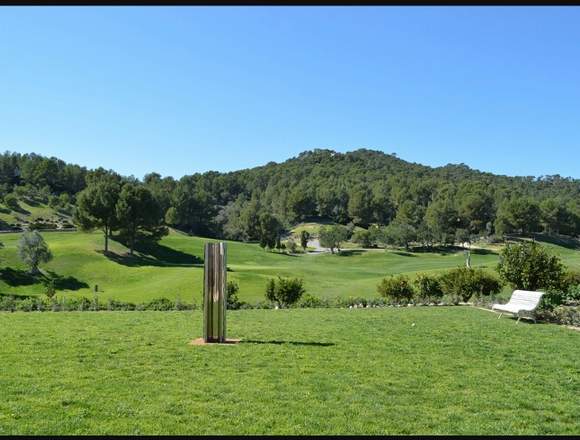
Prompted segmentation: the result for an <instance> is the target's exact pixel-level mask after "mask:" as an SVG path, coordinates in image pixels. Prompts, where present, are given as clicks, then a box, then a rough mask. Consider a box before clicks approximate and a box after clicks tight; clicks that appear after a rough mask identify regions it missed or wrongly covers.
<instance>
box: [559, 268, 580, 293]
mask: <svg viewBox="0 0 580 440" xmlns="http://www.w3.org/2000/svg"><path fill="white" fill-rule="evenodd" d="M577 286H580V272H577V271H575V270H568V271H566V273H565V274H564V286H563V287H564V289H563V290H566V291H569V290H570V289H573V288H574V287H577Z"/></svg>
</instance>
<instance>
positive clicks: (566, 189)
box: [0, 149, 580, 242]
mask: <svg viewBox="0 0 580 440" xmlns="http://www.w3.org/2000/svg"><path fill="white" fill-rule="evenodd" d="M498 160H501V159H499V158H498ZM107 179H109V180H111V181H112V182H113V181H114V182H115V185H113V186H112V187H111V186H109V187H108V191H109V192H111V191H112V192H113V193H114V192H115V191H118V192H119V194H120V193H121V190H122V187H124V186H126V184H127V183H129V184H130V185H131V187H142V189H144V190H146V192H147V193H148V194H150V195H151V198H152V199H153V201H154V203H155V204H156V207H157V209H155V210H153V211H155V212H157V214H156V215H157V217H158V218H157V219H156V220H155V221H152V220H150V221H149V223H155V224H157V225H159V224H162V223H166V224H168V225H172V226H175V227H177V228H180V229H183V230H186V231H189V232H193V233H197V234H203V235H212V236H217V237H224V238H232V239H241V240H259V239H260V235H261V234H262V233H263V232H261V231H263V230H264V229H272V228H274V229H276V230H282V229H284V228H288V227H290V226H291V225H292V224H294V223H296V222H299V221H302V220H304V219H305V218H312V217H321V218H325V219H329V220H333V221H335V222H338V223H342V224H345V225H346V224H348V223H354V224H356V225H360V226H363V227H368V226H369V225H371V224H378V225H389V224H392V225H393V226H397V227H400V228H403V229H405V230H406V231H407V232H408V233H411V234H412V236H413V237H415V238H414V239H416V240H421V239H423V241H425V239H428V240H429V241H441V242H449V241H450V240H452V238H451V237H455V236H456V234H457V231H458V230H459V231H460V233H461V234H472V235H482V234H485V235H490V234H499V235H501V234H503V233H506V232H522V233H529V232H535V231H545V232H549V233H552V232H557V233H562V234H568V235H578V234H579V233H580V180H578V179H572V178H562V177H560V176H544V177H541V178H535V177H531V176H530V177H509V176H500V175H494V174H491V173H486V172H480V171H477V170H473V169H470V168H469V167H467V166H466V165H463V164H460V165H447V166H444V167H437V168H433V167H428V166H425V165H420V164H416V163H410V162H406V161H404V160H402V159H400V158H397V157H396V156H395V155H392V154H385V153H383V152H380V151H373V150H367V149H359V150H356V151H353V152H349V153H338V152H334V151H332V150H322V149H316V150H312V151H306V152H303V153H301V154H300V155H298V156H297V157H294V158H291V159H288V160H286V161H285V162H282V163H274V162H269V163H267V164H266V165H264V166H260V167H255V168H251V169H244V170H240V171H235V172H229V173H219V172H215V171H209V172H206V173H198V174H193V175H189V176H184V177H182V178H180V179H174V178H173V177H162V176H160V175H159V174H157V173H150V174H148V175H146V176H145V178H144V179H143V181H142V182H141V181H138V180H136V179H134V178H125V177H121V176H118V175H116V174H115V173H114V172H112V171H106V170H104V169H98V170H87V169H85V168H83V167H79V166H77V165H70V164H65V163H64V162H63V161H60V160H58V159H55V158H44V157H42V156H38V155H34V154H30V155H19V154H16V153H5V154H4V155H2V156H0V185H1V187H0V190H1V192H2V196H3V197H5V196H6V195H8V194H10V193H11V192H14V191H15V189H16V190H17V191H19V194H20V195H21V194H23V193H26V190H24V189H22V188H25V189H28V190H29V191H31V192H34V191H36V192H42V191H44V194H47V193H50V196H51V197H55V196H58V195H60V194H62V193H67V194H69V195H70V196H72V201H73V203H76V200H77V198H78V196H79V194H78V192H79V191H81V190H83V189H85V187H87V186H88V187H89V188H86V189H85V191H84V192H85V193H87V191H88V190H89V189H90V187H91V185H92V186H95V185H97V184H98V182H100V181H104V180H107ZM111 188H113V189H111ZM86 197H88V196H86ZM116 197H118V194H117V195H114V196H113V198H112V200H113V201H115V198H116ZM81 199H82V197H81ZM85 205H86V206H88V205H89V203H88V202H87V203H85ZM81 217H82V216H81ZM81 217H78V216H77V219H78V220H79V221H80V220H82V218H81ZM85 217H86V216H85ZM85 220H86V218H85ZM97 223H98V222H97ZM113 223H114V222H113ZM121 223H122V222H121ZM121 223H119V224H121ZM119 227H121V226H119ZM145 229H146V228H145Z"/></svg>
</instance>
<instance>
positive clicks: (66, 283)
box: [46, 271, 89, 290]
mask: <svg viewBox="0 0 580 440" xmlns="http://www.w3.org/2000/svg"><path fill="white" fill-rule="evenodd" d="M47 273H48V277H46V278H47V279H52V280H53V281H54V288H55V289H56V290H79V289H88V287H89V285H88V284H87V283H85V282H84V281H80V280H78V279H77V278H75V277H72V276H68V277H65V276H62V275H58V274H57V273H55V272H52V271H47Z"/></svg>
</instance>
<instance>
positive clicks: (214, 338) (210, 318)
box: [203, 242, 227, 342]
mask: <svg viewBox="0 0 580 440" xmlns="http://www.w3.org/2000/svg"><path fill="white" fill-rule="evenodd" d="M226 277H227V266H226V244H225V243H223V242H220V243H206V244H205V250H204V272H203V339H204V341H205V342H225V341H226V305H227V301H226Z"/></svg>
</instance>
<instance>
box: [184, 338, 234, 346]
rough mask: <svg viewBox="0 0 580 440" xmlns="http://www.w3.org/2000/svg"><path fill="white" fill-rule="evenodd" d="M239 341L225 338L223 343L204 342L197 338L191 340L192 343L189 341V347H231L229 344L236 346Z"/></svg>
mask: <svg viewBox="0 0 580 440" xmlns="http://www.w3.org/2000/svg"><path fill="white" fill-rule="evenodd" d="M240 341H241V339H229V338H226V340H225V342H205V341H204V340H203V338H197V339H193V340H192V341H190V342H189V345H231V344H237V343H238V342H240Z"/></svg>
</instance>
